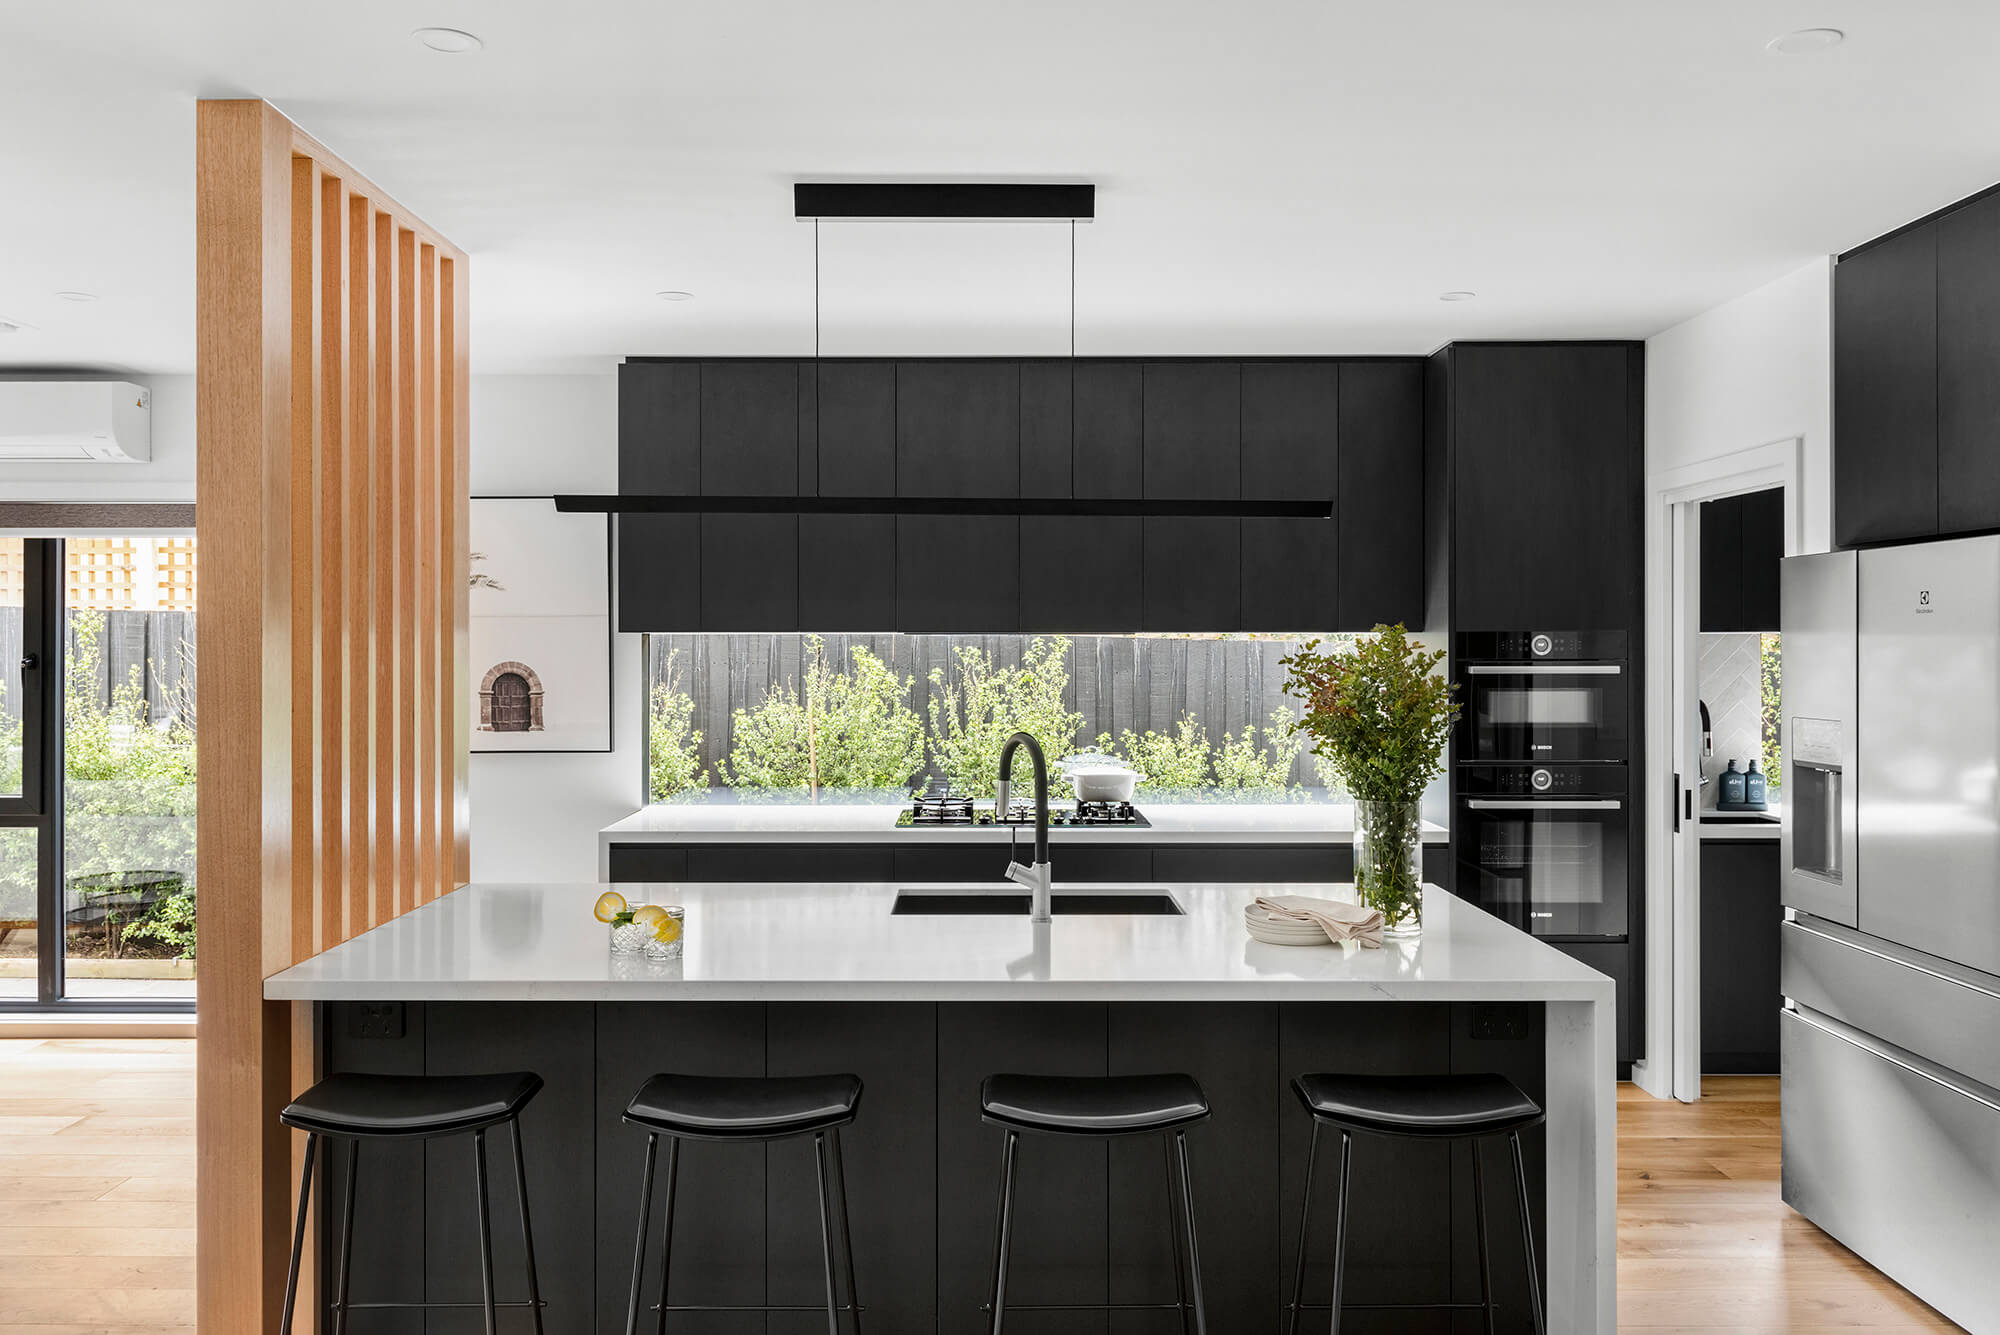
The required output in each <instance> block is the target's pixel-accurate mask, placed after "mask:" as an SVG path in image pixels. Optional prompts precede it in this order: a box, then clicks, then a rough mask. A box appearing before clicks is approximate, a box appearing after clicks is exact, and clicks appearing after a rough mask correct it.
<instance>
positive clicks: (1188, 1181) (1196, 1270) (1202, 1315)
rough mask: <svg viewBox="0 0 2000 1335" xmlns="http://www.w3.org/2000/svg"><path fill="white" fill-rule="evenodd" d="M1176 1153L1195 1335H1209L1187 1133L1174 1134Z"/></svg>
mask: <svg viewBox="0 0 2000 1335" xmlns="http://www.w3.org/2000/svg"><path fill="white" fill-rule="evenodd" d="M1174 1151H1175V1153H1176V1154H1177V1155H1178V1156H1179V1157H1180V1165H1181V1222H1182V1223H1183V1224H1185V1225H1186V1226H1187V1249H1188V1272H1189V1274H1188V1280H1189V1284H1190V1286H1191V1287H1192V1288H1193V1289H1194V1329H1195V1335H1208V1310H1207V1308H1206V1307H1205V1306H1203V1304H1202V1299H1201V1247H1200V1246H1199V1244H1197V1243H1196V1242H1195V1236H1194V1181H1193V1176H1192V1174H1191V1173H1190V1172H1189V1170H1188V1151H1187V1132H1185V1131H1176V1132H1174Z"/></svg>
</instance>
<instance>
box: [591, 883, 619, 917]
mask: <svg viewBox="0 0 2000 1335" xmlns="http://www.w3.org/2000/svg"><path fill="white" fill-rule="evenodd" d="M625 908H626V905H625V896H623V895H621V894H619V893H618V892H617V891H616V890H606V891H605V892H604V893H603V894H601V895H599V896H598V897H597V908H596V909H595V910H594V912H595V913H596V914H597V920H598V921H599V922H610V921H611V920H612V919H613V918H615V917H617V916H618V915H619V914H621V913H623V912H624V911H625Z"/></svg>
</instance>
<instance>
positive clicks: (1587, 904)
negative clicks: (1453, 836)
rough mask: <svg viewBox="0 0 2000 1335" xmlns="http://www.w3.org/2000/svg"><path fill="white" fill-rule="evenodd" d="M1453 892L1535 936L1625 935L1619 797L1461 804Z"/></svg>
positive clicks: (1623, 819)
mask: <svg viewBox="0 0 2000 1335" xmlns="http://www.w3.org/2000/svg"><path fill="white" fill-rule="evenodd" d="M1459 818H1460V820H1461V821H1462V822H1463V825H1462V828H1463V830H1464V834H1463V837H1462V839H1461V841H1460V853H1459V893H1460V894H1463V895H1465V896H1466V897H1467V898H1468V899H1471V900H1472V901H1474V902H1475V903H1477V904H1478V905H1479V907H1481V908H1483V909H1485V910H1486V911H1487V912H1489V913H1492V914H1494V915H1495V916H1497V917H1499V918H1502V919H1504V920H1505V921H1507V922H1509V923H1512V924H1513V925H1514V926H1516V927H1518V928H1520V929H1521V930H1522V931H1524V932H1529V933H1531V934H1533V935H1535V936H1577V937H1622V936H1624V935H1625V934H1626V927H1627V923H1626V908H1627V904H1626V900H1627V881H1626V865H1625V841H1626V832H1625V831H1626V814H1625V803H1624V801H1623V800H1622V799H1620V798H1615V797H1605V798H1577V799H1568V798H1558V799H1546V798H1545V799H1535V798H1522V799H1514V798H1484V797H1470V798H1466V799H1464V800H1463V801H1462V802H1461V803H1460V808H1459Z"/></svg>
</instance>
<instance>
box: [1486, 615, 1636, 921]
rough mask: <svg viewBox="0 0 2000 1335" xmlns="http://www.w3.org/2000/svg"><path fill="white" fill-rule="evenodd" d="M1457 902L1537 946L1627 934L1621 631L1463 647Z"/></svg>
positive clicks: (1625, 690) (1626, 716)
mask: <svg viewBox="0 0 2000 1335" xmlns="http://www.w3.org/2000/svg"><path fill="white" fill-rule="evenodd" d="M1458 650H1459V653H1458V667H1459V673H1460V679H1461V681H1462V683H1463V690H1464V693H1465V710H1464V716H1463V719H1462V722H1461V726H1460V732H1459V737H1458V754H1457V763H1456V764H1455V765H1454V767H1453V768H1454V775H1453V777H1454V780H1455V783H1454V787H1455V790H1456V800H1455V810H1454V811H1453V817H1454V819H1455V821H1456V822H1457V827H1458V829H1457V837H1456V838H1455V840H1454V842H1455V843H1456V845H1457V847H1458V868H1457V871H1458V878H1457V888H1458V893H1459V894H1461V895H1463V896H1465V897H1466V898H1468V899H1471V900H1472V901H1474V902H1475V903H1477V904H1478V905H1479V906H1480V907H1481V908H1484V909H1486V910H1487V911H1488V912H1490V913H1493V914H1495V915H1497V916H1499V917H1501V918H1503V919H1505V920H1506V921H1507V922H1510V923H1512V924H1513V925H1515V926H1516V927H1519V928H1520V929H1521V930H1523V931H1526V932H1530V933H1532V934H1534V935H1536V936H1544V937H1552V938H1559V939H1569V940H1585V941H1589V940H1598V941H1602V940H1616V939H1622V938H1623V937H1625V936H1626V934H1627V931H1628V928H1629V912H1630V893H1629V885H1630V880H1629V874H1628V873H1629V866H1628V857H1627V845H1628V841H1629V838H1630V813H1629V811H1628V810H1627V804H1628V802H1629V801H1630V792H1629V780H1628V777H1627V772H1626V761H1627V758H1628V755H1629V751H1630V746H1631V737H1630V728H1629V720H1630V712H1631V695H1630V682H1629V681H1628V680H1627V677H1626V671H1627V665H1626V662H1625V652H1626V638H1625V636H1624V634H1623V633H1622V632H1585V631H1506V632H1487V633H1472V634H1465V635H1462V636H1460V637H1459V643H1458Z"/></svg>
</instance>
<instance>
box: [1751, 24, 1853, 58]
mask: <svg viewBox="0 0 2000 1335" xmlns="http://www.w3.org/2000/svg"><path fill="white" fill-rule="evenodd" d="M1846 39H1847V34H1846V33H1844V32H1842V31H1841V30H1840V29H1838V28H1800V29H1799V30H1798V31H1797V32H1788V33H1786V34H1785V35H1784V36H1782V37H1773V38H1772V39H1771V40H1770V41H1768V42H1766V43H1764V49H1765V50H1766V51H1775V52H1777V53H1778V54H1779V55H1781V56H1809V55H1811V54H1812V53H1813V52H1815V51H1825V50H1827V49H1829V48H1831V47H1836V46H1839V45H1840V44H1841V43H1842V42H1843V41H1845V40H1846Z"/></svg>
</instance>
